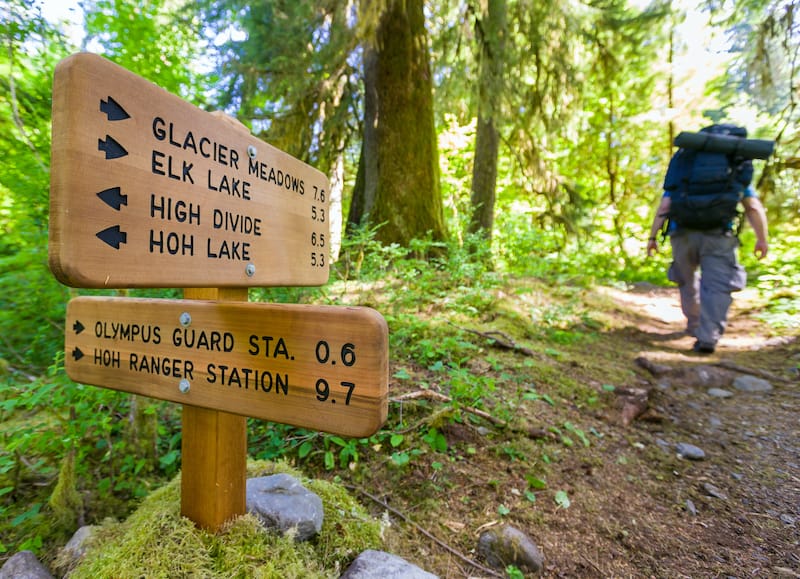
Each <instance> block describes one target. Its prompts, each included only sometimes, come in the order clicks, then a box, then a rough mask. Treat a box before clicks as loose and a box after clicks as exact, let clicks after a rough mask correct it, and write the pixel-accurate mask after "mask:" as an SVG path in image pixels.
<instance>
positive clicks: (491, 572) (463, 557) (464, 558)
mask: <svg viewBox="0 0 800 579" xmlns="http://www.w3.org/2000/svg"><path fill="white" fill-rule="evenodd" d="M344 486H345V487H346V488H349V489H351V490H354V491H357V492H359V493H361V494H362V495H364V496H365V497H367V498H368V499H370V500H372V501H374V502H375V503H376V504H378V505H380V506H381V507H383V508H384V509H386V510H387V511H389V512H391V513H392V514H394V515H396V516H398V517H400V518H401V519H403V521H405V522H406V523H408V524H409V525H411V526H412V527H414V528H415V529H417V530H418V531H419V532H420V533H422V534H423V535H425V536H426V537H428V538H429V539H430V540H431V541H433V542H434V543H436V544H437V545H439V546H440V547H442V548H443V549H444V550H445V551H447V552H448V553H450V554H451V555H455V556H456V557H458V558H459V559H461V560H462V561H464V562H465V563H467V564H468V565H470V566H472V567H475V568H476V569H480V570H481V571H483V572H484V573H488V574H489V575H491V576H492V577H504V575H500V574H499V573H497V572H496V571H494V570H492V569H489V568H488V567H484V566H483V565H481V564H480V563H478V562H477V561H473V560H472V559H470V558H469V557H467V556H466V555H463V554H461V553H460V552H458V551H456V550H455V549H454V548H453V547H451V546H450V545H448V544H447V543H445V542H444V541H442V540H441V539H437V538H436V537H435V536H434V535H433V534H431V533H430V532H429V531H427V530H425V529H424V528H422V527H421V526H420V525H418V524H417V523H415V522H414V521H412V520H411V519H409V518H408V517H407V516H405V515H404V514H403V513H401V512H400V511H398V510H397V509H395V508H393V507H390V506H389V505H388V504H386V502H384V501H382V500H380V499H379V498H378V497H376V496H374V495H372V494H370V493H368V492H367V491H365V490H364V489H362V488H359V487H357V486H354V485H348V484H346V485H344Z"/></svg>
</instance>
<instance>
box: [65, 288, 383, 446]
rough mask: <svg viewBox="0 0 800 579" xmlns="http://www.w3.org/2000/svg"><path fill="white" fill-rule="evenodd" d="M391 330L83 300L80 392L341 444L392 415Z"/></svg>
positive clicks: (370, 318) (304, 308)
mask: <svg viewBox="0 0 800 579" xmlns="http://www.w3.org/2000/svg"><path fill="white" fill-rule="evenodd" d="M388 367H389V366H388V329H387V326H386V321H385V320H384V319H383V317H382V316H381V315H380V314H379V313H378V312H376V311H375V310H372V309H370V308H355V307H353V308H351V307H337V306H312V305H273V304H260V303H247V302H215V301H202V300H160V299H136V298H114V297H79V298H75V299H73V300H71V301H70V302H69V304H68V306H67V332H66V354H65V368H66V371H67V374H68V375H69V377H70V378H72V379H73V380H75V381H76V382H82V383H87V384H94V385H97V386H105V387H107V388H112V389H115V390H123V391H125V392H132V393H135V394H140V395H143V396H150V397H153V398H159V399H161V400H170V401H172V402H178V403H181V404H187V405H192V406H198V407H202V408H209V409H215V410H220V411H224V412H229V413H234V414H240V415H243V416H250V417H253V418H261V419H264V420H271V421H273V422H282V423H285V424H291V425H294V426H300V427H304V428H310V429H315V430H321V431H324V432H330V433H334V434H340V435H345V436H356V437H364V436H370V435H372V434H374V433H375V432H376V431H377V430H378V429H379V428H380V427H381V425H382V424H383V423H384V421H385V420H386V415H387V409H388V372H389V370H388Z"/></svg>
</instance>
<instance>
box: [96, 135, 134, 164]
mask: <svg viewBox="0 0 800 579" xmlns="http://www.w3.org/2000/svg"><path fill="white" fill-rule="evenodd" d="M97 150H98V151H105V154H106V160H108V159H119V158H120V157H124V156H125V155H127V154H128V151H126V150H125V147H123V146H122V145H120V144H119V143H118V142H116V141H115V140H114V138H113V137H110V136H108V135H106V140H105V141H104V140H103V139H97Z"/></svg>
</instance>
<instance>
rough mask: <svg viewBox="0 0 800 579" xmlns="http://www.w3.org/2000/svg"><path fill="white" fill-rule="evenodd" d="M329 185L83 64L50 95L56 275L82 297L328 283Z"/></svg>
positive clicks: (244, 137) (151, 88) (114, 73)
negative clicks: (133, 290) (82, 291)
mask: <svg viewBox="0 0 800 579" xmlns="http://www.w3.org/2000/svg"><path fill="white" fill-rule="evenodd" d="M328 211H329V183H328V180H327V178H326V177H325V175H324V174H322V173H321V172H319V171H318V170H316V169H314V168H313V167H311V166H309V165H307V164H305V163H303V162H301V161H299V160H298V159H295V158H294V157H292V156H290V155H288V154H287V153H284V152H282V151H280V150H278V149H276V148H274V147H272V146H270V145H268V144H267V143H264V142H263V141H260V140H259V139H257V138H255V137H253V136H251V135H250V134H249V133H248V132H247V131H246V130H243V129H242V127H241V126H237V125H236V124H235V122H232V121H231V120H229V119H225V118H223V117H218V116H215V115H212V114H210V113H208V112H205V111H203V110H201V109H199V108H197V107H195V106H193V105H192V104H190V103H187V102H185V101H183V100H181V99H180V98H179V97H177V96H174V95H172V94H170V93H168V92H166V91H165V90H164V89H162V88H160V87H158V86H156V85H155V84H152V83H151V82H149V81H147V80H145V79H143V78H141V77H139V76H137V75H135V74H133V73H131V72H129V71H127V70H125V69H124V68H122V67H120V66H118V65H116V64H114V63H112V62H110V61H108V60H106V59H104V58H102V57H100V56H98V55H95V54H90V53H80V54H75V55H73V56H70V57H68V58H66V59H64V60H63V61H61V62H60V63H59V64H58V66H57V67H56V71H55V78H54V85H53V144H52V167H51V191H50V249H49V253H50V267H51V270H52V271H53V273H54V275H55V276H56V278H57V279H58V280H59V281H61V282H62V283H64V284H66V285H70V286H73V287H87V288H104V287H109V288H129V287H197V288H205V287H221V288H225V287H228V288H232V287H257V286H286V285H322V284H324V283H326V282H327V280H328V247H329V243H330V234H329V214H328Z"/></svg>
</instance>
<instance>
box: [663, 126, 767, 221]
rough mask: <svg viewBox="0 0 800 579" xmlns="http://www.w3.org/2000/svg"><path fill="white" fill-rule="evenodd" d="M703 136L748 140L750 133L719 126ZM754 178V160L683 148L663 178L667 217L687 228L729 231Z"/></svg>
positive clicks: (738, 128)
mask: <svg viewBox="0 0 800 579" xmlns="http://www.w3.org/2000/svg"><path fill="white" fill-rule="evenodd" d="M700 132H701V133H709V134H713V135H725V136H729V137H737V138H741V139H746V138H747V130H746V129H745V128H743V127H737V126H735V125H728V124H718V125H711V126H709V127H705V128H703V129H701V131H700ZM752 179H753V161H752V160H751V159H746V158H743V157H741V156H734V155H726V154H725V153H723V152H719V151H715V150H706V149H703V148H700V149H694V148H686V147H684V148H680V149H678V151H677V152H676V153H675V154H674V155H673V156H672V159H671V160H670V163H669V168H668V169H667V174H666V176H665V178H664V189H665V190H666V191H668V192H669V195H670V210H669V213H668V214H667V215H666V216H667V217H668V218H669V219H670V221H672V222H674V223H675V224H676V225H677V226H678V227H681V228H685V229H696V230H701V231H705V230H710V229H726V228H730V227H731V226H732V223H733V221H734V220H735V219H736V217H737V215H738V204H739V201H740V200H741V198H742V196H743V192H744V190H745V188H747V187H748V186H749V185H750V182H751V181H752Z"/></svg>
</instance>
